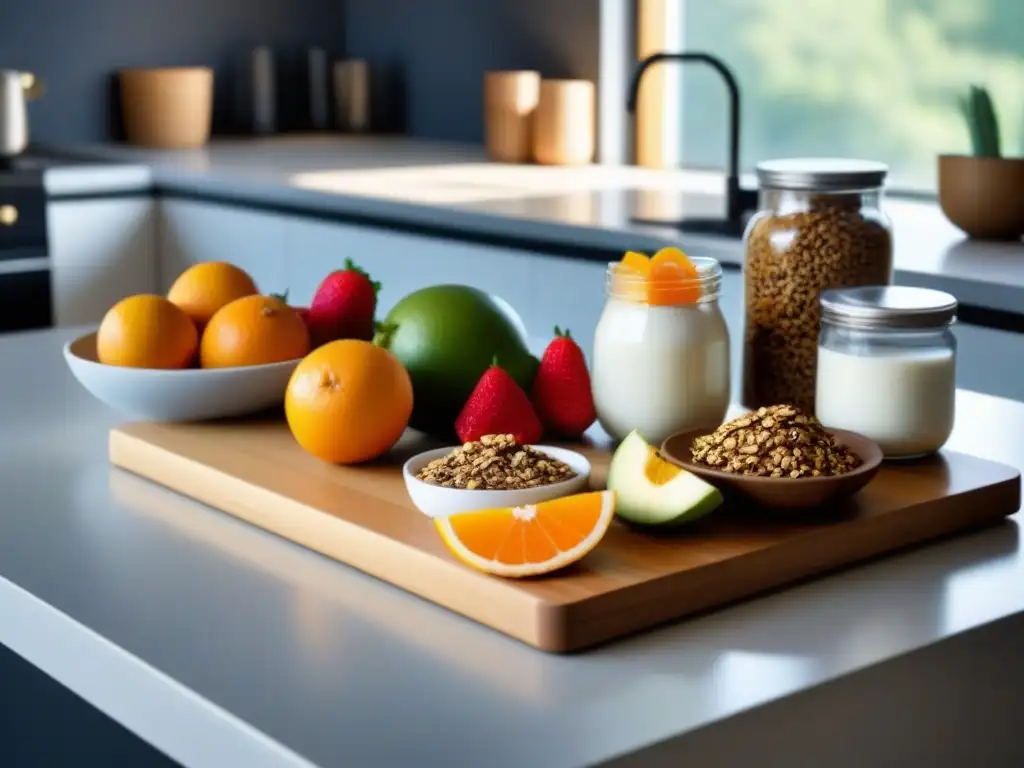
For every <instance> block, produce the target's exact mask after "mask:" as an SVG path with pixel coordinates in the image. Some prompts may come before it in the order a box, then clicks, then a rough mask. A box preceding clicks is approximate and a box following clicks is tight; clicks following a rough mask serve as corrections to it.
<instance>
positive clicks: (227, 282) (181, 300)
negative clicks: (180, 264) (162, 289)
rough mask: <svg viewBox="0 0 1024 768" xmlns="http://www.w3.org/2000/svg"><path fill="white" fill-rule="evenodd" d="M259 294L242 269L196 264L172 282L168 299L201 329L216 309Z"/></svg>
mask: <svg viewBox="0 0 1024 768" xmlns="http://www.w3.org/2000/svg"><path fill="white" fill-rule="evenodd" d="M256 293H259V291H258V290H257V289H256V283H254V282H253V281H252V278H251V277H249V275H248V274H247V273H246V271H245V270H244V269H239V268H238V267H236V266H235V265H233V264H228V263H227V262H223V261H205V262H203V263H201V264H195V265H193V266H191V267H189V268H188V269H186V270H185V271H184V272H182V273H181V274H180V275H179V276H178V279H177V280H175V281H174V285H172V286H171V290H169V291H168V292H167V298H168V299H170V300H171V301H173V302H174V303H175V304H177V305H178V306H179V307H181V308H182V309H183V310H185V313H186V314H187V315H188V316H189V317H191V318H192V321H193V322H194V323H195V324H196V326H197V327H198V328H200V329H202V327H203V326H205V325H206V324H207V323H208V322H210V318H211V317H213V316H214V314H215V313H216V312H217V310H218V309H220V308H221V307H223V306H224V305H226V304H230V303H231V302H232V301H234V300H235V299H240V298H242V297H243V296H252V295H253V294H256Z"/></svg>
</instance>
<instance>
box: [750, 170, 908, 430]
mask: <svg viewBox="0 0 1024 768" xmlns="http://www.w3.org/2000/svg"><path fill="white" fill-rule="evenodd" d="M887 172H888V169H887V167H886V166H885V165H883V164H882V163H876V162H870V161H865V160H844V159H824V158H815V159H790V160H771V161H766V162H763V163H760V164H759V165H758V166H757V176H758V183H759V185H760V190H761V191H760V210H759V211H758V213H757V214H755V216H754V217H753V218H752V219H751V221H750V223H749V224H748V225H747V231H746V235H745V240H746V262H745V264H744V275H745V286H746V287H745V291H744V293H745V300H746V301H745V303H746V311H745V320H744V345H743V350H744V353H743V393H742V397H743V404H744V405H745V406H747V407H749V408H757V407H760V406H762V405H773V404H781V403H785V404H789V405H795V406H797V407H799V408H802V409H804V410H806V411H808V412H813V411H814V396H815V373H816V370H817V365H816V363H817V349H818V325H819V304H818V298H819V296H820V294H821V292H822V291H825V290H828V289H833V288H846V287H856V286H863V285H888V284H889V283H891V282H892V237H891V231H890V224H889V220H888V219H887V218H886V217H885V215H884V214H883V213H882V210H881V207H880V201H881V194H882V184H883V182H884V180H885V176H886V173H887Z"/></svg>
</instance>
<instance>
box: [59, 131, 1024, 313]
mask: <svg viewBox="0 0 1024 768" xmlns="http://www.w3.org/2000/svg"><path fill="white" fill-rule="evenodd" d="M60 149H61V150H62V151H69V152H73V153H75V154H79V155H82V156H84V157H95V158H102V159H104V160H107V161H113V162H114V165H110V166H106V167H104V166H101V165H97V166H90V167H89V168H87V169H83V168H69V169H62V168H58V169H54V170H51V171H49V172H48V177H47V186H48V188H49V189H50V191H51V194H53V195H55V196H61V195H82V194H88V193H89V192H90V190H98V191H101V192H114V191H117V190H118V188H119V187H120V188H124V189H135V188H138V187H139V185H140V183H141V182H140V179H141V178H142V175H141V174H145V173H146V172H147V171H148V172H149V173H151V182H152V184H153V185H155V187H156V188H158V189H161V190H165V191H168V192H170V193H179V194H190V195H196V196H199V197H203V196H208V197H215V198H221V199H226V200H232V201H236V202H238V203H243V204H244V203H255V204H264V205H272V206H284V207H287V208H292V209H296V210H307V211H310V212H317V213H327V214H330V213H334V214H340V215H347V216H353V217H365V218H367V219H370V220H372V221H374V222H377V223H379V224H381V225H386V224H387V223H388V222H391V223H393V224H394V225H395V226H401V225H402V224H406V225H421V226H430V227H434V228H437V227H441V228H443V229H445V230H447V231H449V232H450V233H451V236H452V237H453V238H456V239H457V238H458V237H459V234H460V233H462V234H465V233H469V232H473V233H477V234H483V235H490V236H494V237H511V238H517V239H521V240H526V241H528V242H530V243H531V244H532V245H531V246H530V247H532V248H533V249H534V250H536V251H539V252H543V250H544V247H545V245H548V246H549V247H553V246H572V247H575V248H577V249H587V248H593V249H595V251H598V252H600V251H603V252H604V253H603V254H601V256H607V252H608V251H621V250H624V249H627V248H634V249H654V248H658V247H661V246H662V245H666V244H678V245H680V246H681V247H682V248H683V249H684V250H686V251H687V252H689V253H693V254H700V255H710V256H714V257H716V258H718V259H719V260H721V261H722V262H724V263H726V264H734V265H739V264H741V263H742V260H743V253H742V245H741V243H740V241H739V240H738V239H734V238H726V237H715V236H709V235H695V234H688V233H680V232H678V231H676V230H674V229H670V228H664V227H653V226H648V225H639V224H635V223H633V222H631V221H630V219H631V217H633V216H635V215H641V216H643V217H646V218H663V217H664V218H672V217H677V216H679V215H680V214H683V213H684V212H685V214H686V215H688V216H707V215H717V214H720V213H721V211H722V210H723V199H722V195H721V189H722V179H721V176H720V175H719V174H715V173H705V172H695V171H658V170H650V169H644V168H637V167H633V166H624V167H610V166H590V167H586V168H552V167H543V166H535V165H503V164H498V163H490V162H487V161H486V160H485V158H484V155H483V150H482V149H481V148H480V147H478V146H472V145H461V144H449V143H444V142H432V141H419V140H415V139H409V138H404V137H346V136H338V135H320V136H306V135H297V136H281V137H275V138H269V139H232V140H216V141H214V142H213V143H212V144H210V145H209V146H208V147H206V148H204V149H200V150H188V151H154V150H146V149H139V148H135V147H130V146H123V145H118V146H113V145H103V146H89V147H62V148H60ZM124 166H128V169H127V170H126V169H125V167H124ZM104 168H106V170H104ZM885 207H886V210H887V212H888V214H889V216H890V217H891V218H892V220H893V225H894V232H895V265H896V279H897V281H898V282H901V283H904V284H909V285H920V286H925V287H934V288H939V289H943V290H947V291H949V292H951V293H953V294H954V295H955V296H957V298H958V299H959V300H960V301H961V302H962V303H965V304H970V305H974V306H978V307H984V308H989V309H996V310H1003V311H1006V312H1012V313H1017V314H1024V243H993V242H982V241H972V240H968V239H965V237H964V236H963V234H962V233H961V232H960V231H959V230H957V229H956V228H955V227H954V226H953V225H952V224H950V223H949V222H948V221H947V220H946V218H945V217H944V216H943V215H942V213H941V211H939V209H938V207H937V205H936V204H935V203H933V202H928V201H915V200H907V199H897V198H894V197H890V198H888V199H887V200H886V203H885Z"/></svg>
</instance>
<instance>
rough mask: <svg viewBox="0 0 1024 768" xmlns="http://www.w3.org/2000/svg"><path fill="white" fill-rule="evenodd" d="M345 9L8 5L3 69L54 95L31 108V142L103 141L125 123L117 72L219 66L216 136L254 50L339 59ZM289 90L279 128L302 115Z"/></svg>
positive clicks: (203, 2) (189, 1)
mask: <svg viewBox="0 0 1024 768" xmlns="http://www.w3.org/2000/svg"><path fill="white" fill-rule="evenodd" d="M343 23H344V8H343V6H342V4H341V2H339V0H174V2H168V1H167V0H89V1H88V2H83V0H32V2H19V3H14V2H10V3H4V9H3V14H2V19H0V67H4V68H11V69H23V70H29V71H33V72H36V73H38V74H39V75H40V76H42V77H43V78H44V79H45V80H46V81H47V84H48V86H49V90H48V92H47V93H46V95H45V96H44V97H43V98H42V99H41V100H40V101H38V102H35V103H33V104H32V105H31V106H30V113H29V119H30V128H31V133H32V139H33V140H38V141H51V142H52V141H101V140H104V139H109V138H110V137H111V136H112V135H113V132H114V131H115V130H116V128H117V126H118V124H119V121H118V120H117V119H116V118H115V116H116V114H117V109H116V101H115V99H114V96H115V93H116V88H115V87H114V80H113V78H112V76H111V75H112V73H113V72H114V71H115V70H116V69H118V68H121V67H132V66H174V65H196V64H202V65H209V66H213V67H214V68H215V70H216V72H217V75H218V77H219V78H221V79H219V80H218V82H217V87H215V96H214V101H215V109H214V127H215V130H217V131H224V130H225V129H229V128H230V127H231V123H232V119H233V113H234V104H233V101H232V99H233V94H232V93H231V90H230V89H229V88H227V87H224V86H225V84H226V79H227V76H228V75H230V74H231V73H232V71H233V70H234V69H235V68H236V67H237V65H236V61H237V59H238V58H239V56H240V53H241V52H242V51H244V50H245V49H246V48H247V47H249V46H252V45H255V44H258V43H260V42H264V41H265V42H268V43H270V44H272V45H274V46H275V47H278V48H280V49H281V51H282V54H283V57H284V59H285V61H286V62H287V60H288V58H289V57H290V58H292V59H293V60H294V61H295V66H298V65H299V62H300V61H301V56H302V51H303V50H304V49H305V47H306V46H308V45H321V46H323V47H325V48H328V49H329V50H340V49H341V47H342V45H343V44H344V28H343ZM281 91H282V110H281V111H282V115H281V123H282V125H285V126H287V125H289V124H295V123H296V121H297V119H298V117H297V116H298V115H299V114H300V112H301V103H300V102H298V100H297V99H298V95H299V92H300V91H301V89H300V88H292V89H285V88H281Z"/></svg>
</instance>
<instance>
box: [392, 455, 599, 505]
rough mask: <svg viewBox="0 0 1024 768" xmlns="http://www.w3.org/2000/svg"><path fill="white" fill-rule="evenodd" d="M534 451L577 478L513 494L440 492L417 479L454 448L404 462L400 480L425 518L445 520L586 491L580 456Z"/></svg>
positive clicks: (586, 466) (587, 476) (587, 465)
mask: <svg viewBox="0 0 1024 768" xmlns="http://www.w3.org/2000/svg"><path fill="white" fill-rule="evenodd" d="M532 447H533V448H534V449H535V450H538V451H540V452H541V453H546V454H547V455H548V456H550V457H551V458H553V459H558V460H559V461H564V462H565V463H566V464H568V465H569V466H570V467H572V469H573V470H574V471H575V472H576V477H573V478H570V479H568V480H563V481H562V482H560V483H551V484H549V485H538V486H537V487H535V488H523V489H521V490H516V491H467V490H466V489H465V488H443V487H442V486H440V485H431V484H430V483H425V482H423V481H422V480H419V479H417V478H416V475H417V474H419V471H420V470H421V469H423V468H424V467H425V466H426V465H427V464H429V463H430V462H432V461H433V460H434V459H440V458H441V457H442V456H447V455H448V454H449V453H451V452H452V451H453V450H455V446H452V447H450V448H438V449H436V450H433V451H424V452H423V453H420V454H417V455H416V456H413V457H412V458H411V459H409V460H408V461H407V462H405V466H403V467H402V477H404V478H405V487H406V489H407V490H408V491H409V497H410V498H411V499H412V503H413V504H415V505H416V507H417V508H418V509H419V510H420V511H421V512H423V513H424V514H425V515H427V516H428V517H445V516H447V515H454V514H456V513H458V512H472V511H473V510H477V509H493V508H495V507H521V506H523V505H524V504H538V503H540V502H542V501H550V500H551V499H557V498H560V497H562V496H571V495H572V494H574V493H580V492H582V491H585V490H586V489H587V487H588V486H589V484H590V462H589V461H587V459H586V457H585V456H584V455H583V454H580V453H576V451H570V450H568V449H566V448H555V447H554V446H551V445H534V446H532Z"/></svg>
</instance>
